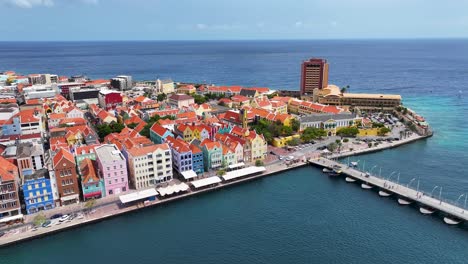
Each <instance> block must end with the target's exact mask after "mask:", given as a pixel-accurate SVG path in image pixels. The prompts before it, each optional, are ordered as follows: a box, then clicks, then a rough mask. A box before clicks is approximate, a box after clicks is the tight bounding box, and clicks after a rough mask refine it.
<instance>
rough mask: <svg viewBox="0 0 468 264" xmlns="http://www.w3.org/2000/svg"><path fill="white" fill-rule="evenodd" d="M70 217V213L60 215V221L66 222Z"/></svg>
mask: <svg viewBox="0 0 468 264" xmlns="http://www.w3.org/2000/svg"><path fill="white" fill-rule="evenodd" d="M68 218H70V215H67V214H66V215H63V216H62V217H60V219H59V222H65V221H67V220H68Z"/></svg>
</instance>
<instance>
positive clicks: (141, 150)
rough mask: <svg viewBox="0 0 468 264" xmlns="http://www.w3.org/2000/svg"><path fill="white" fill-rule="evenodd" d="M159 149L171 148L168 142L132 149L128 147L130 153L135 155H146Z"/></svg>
mask: <svg viewBox="0 0 468 264" xmlns="http://www.w3.org/2000/svg"><path fill="white" fill-rule="evenodd" d="M158 149H162V150H169V149H170V148H169V145H168V144H167V143H163V144H154V145H150V146H145V147H133V148H131V149H128V153H129V154H130V155H132V156H133V157H138V156H146V155H147V154H148V153H151V152H155V151H157V150H158Z"/></svg>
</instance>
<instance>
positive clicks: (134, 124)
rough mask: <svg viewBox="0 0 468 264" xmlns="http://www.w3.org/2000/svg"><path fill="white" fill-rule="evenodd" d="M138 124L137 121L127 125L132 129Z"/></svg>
mask: <svg viewBox="0 0 468 264" xmlns="http://www.w3.org/2000/svg"><path fill="white" fill-rule="evenodd" d="M137 126H138V124H137V123H130V124H128V125H127V127H128V128H131V129H134V128H135V127H137Z"/></svg>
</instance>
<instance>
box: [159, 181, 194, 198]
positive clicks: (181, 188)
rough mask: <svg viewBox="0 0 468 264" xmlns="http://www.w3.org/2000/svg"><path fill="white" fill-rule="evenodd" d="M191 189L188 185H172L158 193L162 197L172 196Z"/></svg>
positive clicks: (162, 188)
mask: <svg viewBox="0 0 468 264" xmlns="http://www.w3.org/2000/svg"><path fill="white" fill-rule="evenodd" d="M188 189H189V186H188V185H187V184H186V183H184V182H183V183H179V184H174V185H170V186H167V187H161V188H158V193H159V195H161V196H166V195H171V194H174V193H179V192H185V191H187V190H188Z"/></svg>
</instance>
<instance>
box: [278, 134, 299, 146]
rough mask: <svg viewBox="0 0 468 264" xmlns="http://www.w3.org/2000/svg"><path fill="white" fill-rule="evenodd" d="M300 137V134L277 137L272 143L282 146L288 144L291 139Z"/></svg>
mask: <svg viewBox="0 0 468 264" xmlns="http://www.w3.org/2000/svg"><path fill="white" fill-rule="evenodd" d="M300 137H301V136H299V135H292V136H288V137H275V138H274V139H273V141H272V142H271V144H272V145H273V146H275V147H277V148H282V147H284V146H287V145H288V141H291V140H293V139H299V138H300Z"/></svg>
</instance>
